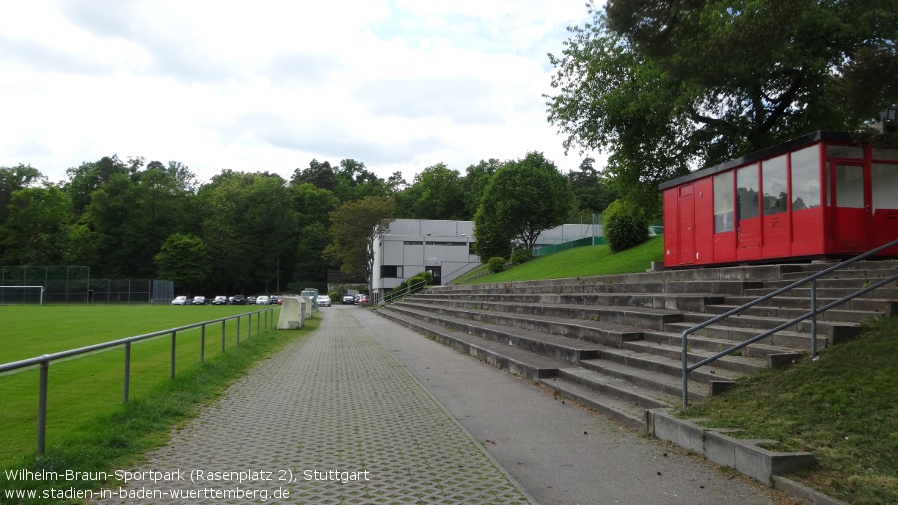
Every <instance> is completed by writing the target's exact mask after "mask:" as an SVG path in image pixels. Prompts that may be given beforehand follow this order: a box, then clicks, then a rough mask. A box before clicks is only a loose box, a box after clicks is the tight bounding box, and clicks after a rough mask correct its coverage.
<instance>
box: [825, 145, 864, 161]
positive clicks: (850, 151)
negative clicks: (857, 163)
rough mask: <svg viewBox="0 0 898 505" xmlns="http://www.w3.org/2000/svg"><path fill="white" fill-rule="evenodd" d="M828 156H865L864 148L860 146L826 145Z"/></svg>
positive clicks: (859, 157)
mask: <svg viewBox="0 0 898 505" xmlns="http://www.w3.org/2000/svg"><path fill="white" fill-rule="evenodd" d="M826 156H827V157H829V158H855V159H859V160H860V159H863V158H864V148H863V147H860V146H834V145H827V146H826Z"/></svg>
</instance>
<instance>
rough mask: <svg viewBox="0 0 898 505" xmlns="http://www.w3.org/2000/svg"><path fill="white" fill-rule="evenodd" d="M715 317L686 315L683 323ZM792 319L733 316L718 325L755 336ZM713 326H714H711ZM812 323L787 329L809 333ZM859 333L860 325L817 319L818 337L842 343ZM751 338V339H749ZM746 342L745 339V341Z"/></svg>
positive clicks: (803, 322)
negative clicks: (747, 331) (747, 330)
mask: <svg viewBox="0 0 898 505" xmlns="http://www.w3.org/2000/svg"><path fill="white" fill-rule="evenodd" d="M714 317H716V316H715V315H714V314H696V313H686V314H684V319H683V322H685V323H691V324H692V325H697V324H701V323H704V322H706V321H709V320H711V319H713V318H714ZM791 320H792V318H785V317H770V316H755V315H750V314H748V315H745V314H737V315H735V316H730V317H728V318H726V319H724V320H723V321H720V323H719V324H721V325H726V326H729V327H735V328H746V329H749V330H752V331H753V332H754V333H755V334H758V333H763V332H765V331H767V330H772V329H773V328H776V327H778V326H781V325H783V324H786V323H788V322H789V321H791ZM712 326H714V325H712ZM811 326H812V322H811V320H810V319H808V320H805V321H802V322H799V323H796V324H794V325H792V326H790V327H788V329H792V330H795V331H796V332H798V333H803V332H810V331H811ZM859 331H860V324H859V323H853V322H847V321H831V320H825V319H823V318H817V334H818V335H826V336H827V337H831V338H832V339H833V340H835V341H843V340H845V339H847V338H851V337H853V336H855V335H857V334H858V332H859ZM749 338H751V337H749ZM746 340H747V339H746Z"/></svg>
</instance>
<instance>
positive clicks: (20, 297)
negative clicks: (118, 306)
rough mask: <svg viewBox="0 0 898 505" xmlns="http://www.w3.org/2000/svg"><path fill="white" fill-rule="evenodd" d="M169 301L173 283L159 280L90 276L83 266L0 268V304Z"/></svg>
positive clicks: (149, 302) (88, 268)
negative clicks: (41, 289) (36, 287)
mask: <svg viewBox="0 0 898 505" xmlns="http://www.w3.org/2000/svg"><path fill="white" fill-rule="evenodd" d="M20 286H43V288H44V293H43V303H100V304H111V303H125V304H127V303H144V304H157V303H169V302H171V300H172V298H174V283H173V282H172V281H168V280H159V279H92V278H91V277H90V267H86V266H18V267H0V304H26V303H27V304H31V303H34V304H37V303H41V299H40V297H41V293H40V290H37V289H23V288H21V287H20Z"/></svg>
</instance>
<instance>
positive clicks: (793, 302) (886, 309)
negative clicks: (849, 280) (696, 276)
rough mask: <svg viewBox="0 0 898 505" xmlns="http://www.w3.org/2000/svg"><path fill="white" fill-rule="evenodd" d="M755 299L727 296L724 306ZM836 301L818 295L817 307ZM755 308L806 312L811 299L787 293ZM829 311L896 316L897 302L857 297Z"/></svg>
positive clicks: (743, 303)
mask: <svg viewBox="0 0 898 505" xmlns="http://www.w3.org/2000/svg"><path fill="white" fill-rule="evenodd" d="M756 299H757V297H753V296H728V297H727V298H726V304H725V305H730V306H734V307H738V306H742V305H745V304H747V303H750V302H753V301H755V300H756ZM836 300H838V298H828V297H821V296H819V295H818V296H817V306H818V307H822V306H824V305H827V304H829V303H832V302H834V301H836ZM755 307H785V308H797V309H805V310H806V311H807V310H810V307H811V299H810V298H809V297H798V296H795V295H794V294H792V293H789V294H784V295H781V296H777V297H774V298H772V299H770V300H767V301H764V302H761V303H759V304H758V305H756V306H755ZM830 310H848V311H864V312H875V313H878V314H880V315H882V316H890V315H893V314H898V301H895V300H888V299H884V298H868V297H858V298H855V299H853V300H849V301H847V302H845V303H843V304H841V305H838V306H836V307H835V308H833V309H830Z"/></svg>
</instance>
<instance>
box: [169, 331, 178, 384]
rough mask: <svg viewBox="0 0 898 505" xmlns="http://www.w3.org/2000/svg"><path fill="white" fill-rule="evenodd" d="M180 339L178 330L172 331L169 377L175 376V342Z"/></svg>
mask: <svg viewBox="0 0 898 505" xmlns="http://www.w3.org/2000/svg"><path fill="white" fill-rule="evenodd" d="M177 340H178V332H177V330H176V331H173V332H171V373H170V374H169V378H172V379H174V378H175V342H176V341H177Z"/></svg>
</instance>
